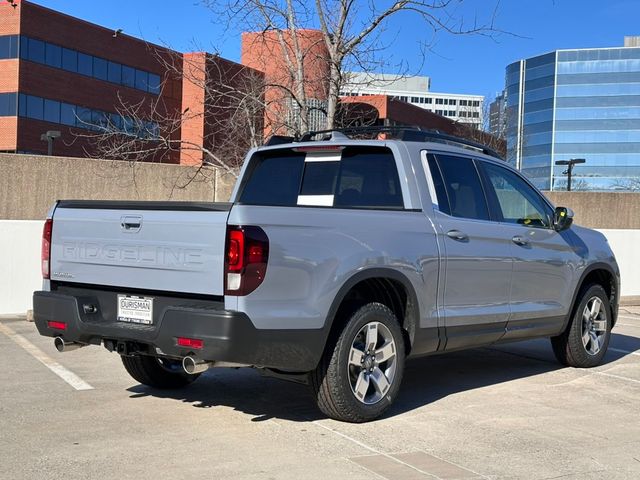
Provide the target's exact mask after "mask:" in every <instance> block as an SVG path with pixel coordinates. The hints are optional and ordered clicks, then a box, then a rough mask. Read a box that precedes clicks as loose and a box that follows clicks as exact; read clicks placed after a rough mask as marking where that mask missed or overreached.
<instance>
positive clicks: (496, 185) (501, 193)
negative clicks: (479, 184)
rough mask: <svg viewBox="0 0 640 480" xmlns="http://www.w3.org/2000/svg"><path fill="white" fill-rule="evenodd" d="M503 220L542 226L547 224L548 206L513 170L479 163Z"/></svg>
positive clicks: (549, 211)
mask: <svg viewBox="0 0 640 480" xmlns="http://www.w3.org/2000/svg"><path fill="white" fill-rule="evenodd" d="M480 168H482V170H483V171H484V173H485V175H486V178H487V180H488V183H489V184H490V186H491V188H493V192H491V193H495V200H496V203H497V206H498V208H499V209H500V212H499V213H500V215H501V216H502V219H503V221H504V222H507V223H516V224H521V225H526V226H528V227H544V228H548V227H549V226H550V225H551V220H550V215H551V209H550V208H549V206H548V205H547V204H546V203H545V201H544V200H543V199H542V198H540V195H538V193H537V192H536V191H535V190H534V189H533V188H531V186H529V185H528V184H527V182H525V181H524V180H523V179H522V178H520V177H519V176H518V175H517V174H515V173H514V172H512V171H510V170H508V169H506V168H502V167H500V166H498V165H493V164H491V163H488V162H480Z"/></svg>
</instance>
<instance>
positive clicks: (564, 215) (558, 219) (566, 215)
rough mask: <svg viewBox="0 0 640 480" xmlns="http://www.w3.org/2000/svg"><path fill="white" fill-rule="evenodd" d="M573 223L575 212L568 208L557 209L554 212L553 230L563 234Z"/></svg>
mask: <svg viewBox="0 0 640 480" xmlns="http://www.w3.org/2000/svg"><path fill="white" fill-rule="evenodd" d="M572 223H573V210H571V209H570V208H567V207H556V211H555V212H553V229H554V230H555V231H556V232H562V231H564V230H566V229H567V228H569V227H570V226H571V224H572Z"/></svg>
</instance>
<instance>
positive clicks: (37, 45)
mask: <svg viewBox="0 0 640 480" xmlns="http://www.w3.org/2000/svg"><path fill="white" fill-rule="evenodd" d="M28 45H29V46H28V50H27V55H28V57H27V58H28V59H29V60H31V61H32V62H38V63H44V59H45V51H44V50H45V49H44V42H43V41H41V40H36V39H35V38H30V39H29V44H28Z"/></svg>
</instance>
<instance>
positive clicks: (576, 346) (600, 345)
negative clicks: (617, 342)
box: [551, 285, 612, 368]
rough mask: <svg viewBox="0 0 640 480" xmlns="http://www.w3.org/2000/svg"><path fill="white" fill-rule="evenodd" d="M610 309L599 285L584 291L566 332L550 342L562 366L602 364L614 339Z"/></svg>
mask: <svg viewBox="0 0 640 480" xmlns="http://www.w3.org/2000/svg"><path fill="white" fill-rule="evenodd" d="M611 326H612V319H611V308H610V306H609V299H608V297H607V293H606V292H605V291H604V288H602V287H601V286H600V285H591V286H589V287H587V288H586V289H583V290H582V292H581V295H580V297H579V303H578V307H577V308H576V310H575V312H574V313H573V317H572V318H571V320H570V323H569V325H568V327H567V329H566V330H565V332H564V333H563V334H561V335H559V336H557V337H553V338H552V339H551V345H552V347H553V353H555V355H556V358H557V359H558V361H559V362H560V363H562V364H563V365H568V366H570V367H579V368H588V367H595V366H596V365H599V364H600V363H601V362H602V359H603V358H604V356H605V354H606V353H607V347H608V346H609V338H610V337H611Z"/></svg>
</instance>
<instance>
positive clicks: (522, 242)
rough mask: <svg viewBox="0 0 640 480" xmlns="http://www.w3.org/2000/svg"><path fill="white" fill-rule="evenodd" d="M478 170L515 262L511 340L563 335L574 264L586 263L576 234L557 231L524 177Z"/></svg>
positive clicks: (483, 165) (492, 167) (496, 168)
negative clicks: (574, 242) (572, 239)
mask: <svg viewBox="0 0 640 480" xmlns="http://www.w3.org/2000/svg"><path fill="white" fill-rule="evenodd" d="M478 165H479V167H480V169H481V172H482V174H483V178H484V183H485V189H486V191H487V198H488V200H489V204H490V207H491V209H492V211H494V212H495V215H496V216H498V217H499V218H498V220H499V221H500V222H501V223H500V226H499V231H500V232H502V233H503V235H504V236H505V238H507V239H509V240H510V242H509V249H510V251H511V255H512V257H513V260H514V265H513V281H512V287H511V317H510V319H509V323H508V325H507V333H506V334H505V340H506V339H517V338H520V337H528V336H533V335H548V334H553V333H557V332H558V331H559V329H560V328H561V327H562V325H563V323H564V319H565V316H566V315H567V313H568V309H569V301H568V300H569V299H571V298H572V294H573V292H572V278H573V265H575V264H576V263H578V262H579V261H580V257H579V255H578V251H574V247H572V245H571V243H572V242H570V241H569V240H570V237H571V236H572V232H571V231H570V230H567V231H565V232H562V233H558V232H556V231H555V230H554V229H553V228H552V225H551V218H552V215H553V209H552V208H551V206H550V205H549V204H548V203H547V202H546V201H545V200H544V199H543V198H542V196H541V195H540V194H539V193H538V192H537V191H536V190H535V189H534V188H533V187H532V186H531V185H529V183H528V182H527V181H526V180H525V179H524V178H522V177H521V176H520V175H519V174H518V173H516V172H514V171H512V170H511V169H508V168H506V167H503V166H501V165H497V164H495V163H491V162H483V161H481V162H478Z"/></svg>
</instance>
